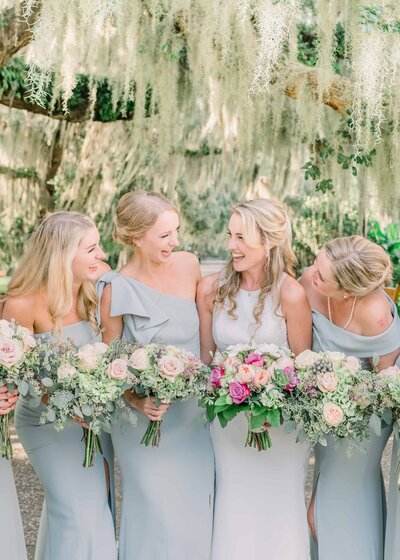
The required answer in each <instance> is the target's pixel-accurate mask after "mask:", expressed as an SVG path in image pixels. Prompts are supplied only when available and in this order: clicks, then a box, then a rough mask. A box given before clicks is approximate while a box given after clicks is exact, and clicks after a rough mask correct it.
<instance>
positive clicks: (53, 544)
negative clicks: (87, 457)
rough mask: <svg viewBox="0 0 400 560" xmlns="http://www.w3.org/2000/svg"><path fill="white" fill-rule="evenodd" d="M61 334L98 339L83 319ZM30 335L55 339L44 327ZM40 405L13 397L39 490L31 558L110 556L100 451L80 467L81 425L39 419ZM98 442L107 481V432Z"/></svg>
mask: <svg viewBox="0 0 400 560" xmlns="http://www.w3.org/2000/svg"><path fill="white" fill-rule="evenodd" d="M62 336H63V338H71V339H72V340H73V341H74V342H75V343H76V344H77V345H78V346H83V345H84V344H90V343H93V342H95V341H96V340H98V339H99V337H98V336H97V335H95V333H94V332H93V330H92V327H91V326H90V324H89V323H88V322H87V321H80V322H78V323H74V324H72V325H68V326H65V327H63V329H62ZM35 337H36V338H40V337H44V338H50V339H52V340H54V341H56V339H55V338H54V337H53V336H52V335H51V333H49V332H46V333H40V334H36V335H35ZM45 410H46V407H45V406H44V405H43V404H41V405H39V406H38V407H36V408H32V407H31V406H30V405H29V403H28V402H27V401H26V400H25V399H24V398H19V399H18V403H17V407H16V412H15V427H16V429H17V433H18V437H19V439H20V441H21V443H22V445H23V447H24V449H25V451H26V453H27V455H28V458H29V460H30V462H31V464H32V467H33V469H34V471H35V472H36V474H37V476H38V477H39V479H40V482H41V483H42V485H43V487H44V493H45V505H44V507H43V511H42V517H41V522H40V528H39V536H38V540H37V544H36V551H35V560H116V558H117V549H116V542H115V532H114V523H113V516H112V512H111V510H110V506H109V502H108V496H107V487H106V478H105V471H104V461H103V457H102V456H100V455H97V456H96V458H95V461H94V465H93V467H91V468H84V467H82V458H83V443H82V428H81V427H80V426H79V425H78V424H75V423H71V424H69V425H68V426H66V427H65V428H64V430H62V431H60V432H58V431H56V430H55V428H54V426H53V425H52V423H49V422H47V423H46V424H39V418H40V415H41V413H42V412H43V411H45ZM101 442H102V447H103V452H104V458H105V459H106V460H107V463H108V466H109V469H110V478H111V481H112V480H113V453H112V446H111V439H110V436H109V435H108V434H102V435H101Z"/></svg>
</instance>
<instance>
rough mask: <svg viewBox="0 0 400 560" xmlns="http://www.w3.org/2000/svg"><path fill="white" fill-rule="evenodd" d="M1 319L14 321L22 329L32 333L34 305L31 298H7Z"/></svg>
mask: <svg viewBox="0 0 400 560" xmlns="http://www.w3.org/2000/svg"><path fill="white" fill-rule="evenodd" d="M3 319H6V320H7V321H11V319H14V320H15V321H16V322H17V323H18V324H19V325H21V326H22V327H26V328H28V329H29V330H31V331H32V332H34V330H35V329H34V327H35V304H34V300H33V298H32V297H29V296H26V297H9V298H7V299H6V302H5V304H4V308H3Z"/></svg>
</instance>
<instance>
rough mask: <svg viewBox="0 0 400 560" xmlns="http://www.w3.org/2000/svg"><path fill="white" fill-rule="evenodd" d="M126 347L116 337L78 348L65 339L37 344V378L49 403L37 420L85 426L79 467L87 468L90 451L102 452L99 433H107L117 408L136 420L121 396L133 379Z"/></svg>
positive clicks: (59, 427) (133, 420) (63, 424)
mask: <svg viewBox="0 0 400 560" xmlns="http://www.w3.org/2000/svg"><path fill="white" fill-rule="evenodd" d="M126 350H127V344H126V343H125V342H124V341H120V340H115V341H114V342H113V343H112V344H111V345H110V346H107V344H104V343H102V342H95V343H93V344H86V345H84V346H81V347H80V348H77V347H76V346H75V345H74V344H73V342H72V341H70V340H68V341H66V342H65V343H63V344H60V345H54V344H51V342H47V343H46V342H44V343H42V347H41V355H42V376H41V382H42V384H43V385H44V387H45V388H46V392H47V396H48V401H47V408H46V410H45V411H44V412H43V413H42V415H41V418H40V421H41V423H46V422H54V426H55V428H56V429H57V430H62V429H64V427H65V426H66V425H67V424H68V423H69V422H71V421H72V420H73V419H76V418H80V419H81V420H82V422H84V423H85V424H86V425H87V427H86V426H85V427H84V428H83V431H84V436H83V439H84V442H85V451H84V460H83V466H84V467H90V466H92V465H93V460H94V456H95V453H96V452H99V453H101V452H102V449H101V444H100V438H99V434H100V432H101V430H105V431H109V429H110V422H111V420H112V416H113V414H114V413H115V412H116V410H117V408H119V409H120V408H122V409H125V412H126V414H127V415H128V417H129V420H130V422H131V423H133V424H134V423H135V420H136V417H135V415H134V414H133V412H132V411H130V409H129V408H128V407H127V406H126V405H125V403H124V401H123V399H122V396H123V393H124V392H125V391H126V390H127V389H128V388H130V387H131V386H132V384H133V382H134V377H133V375H132V374H131V373H130V371H129V370H128V356H127V352H126Z"/></svg>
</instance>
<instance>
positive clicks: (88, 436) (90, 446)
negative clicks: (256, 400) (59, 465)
mask: <svg viewBox="0 0 400 560" xmlns="http://www.w3.org/2000/svg"><path fill="white" fill-rule="evenodd" d="M82 439H83V440H84V442H85V454H84V457H83V463H82V464H83V466H84V467H85V468H87V467H93V461H94V457H95V455H96V453H100V454H101V455H102V454H103V450H102V448H101V443H100V438H99V436H98V434H96V433H95V432H94V431H93V430H90V429H89V430H88V429H87V428H83V438H82Z"/></svg>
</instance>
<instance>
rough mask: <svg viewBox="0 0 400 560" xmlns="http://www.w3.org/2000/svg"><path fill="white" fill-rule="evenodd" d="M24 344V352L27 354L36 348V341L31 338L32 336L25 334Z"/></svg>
mask: <svg viewBox="0 0 400 560" xmlns="http://www.w3.org/2000/svg"><path fill="white" fill-rule="evenodd" d="M22 344H23V345H24V350H25V351H26V352H28V351H29V350H31V349H32V348H35V346H36V340H35V339H34V337H33V336H31V335H30V334H25V335H24V336H23V337H22Z"/></svg>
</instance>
